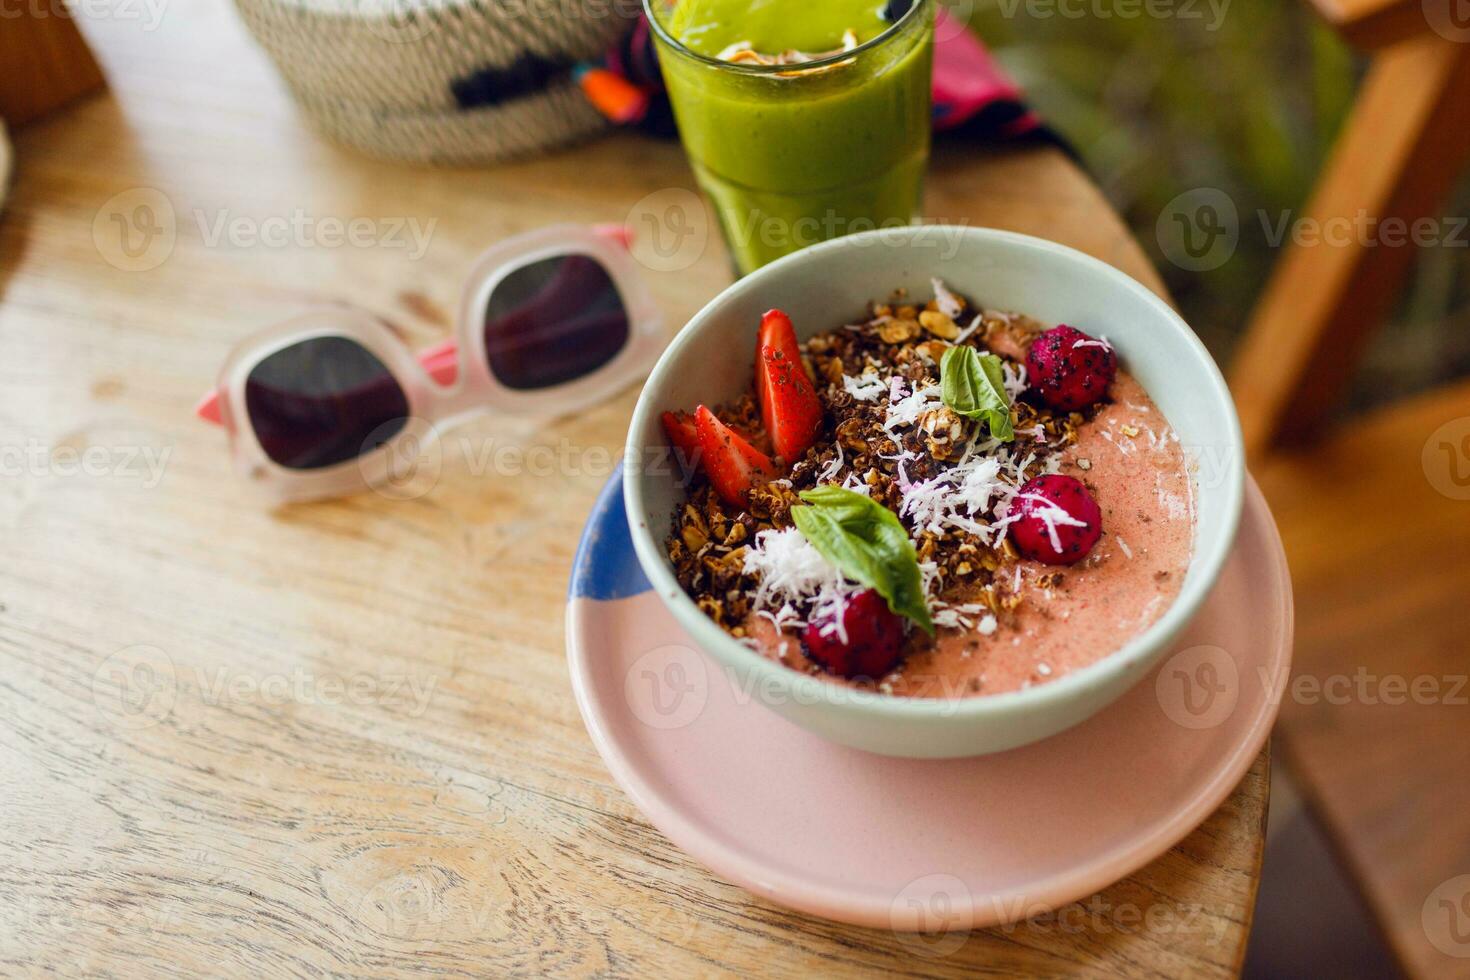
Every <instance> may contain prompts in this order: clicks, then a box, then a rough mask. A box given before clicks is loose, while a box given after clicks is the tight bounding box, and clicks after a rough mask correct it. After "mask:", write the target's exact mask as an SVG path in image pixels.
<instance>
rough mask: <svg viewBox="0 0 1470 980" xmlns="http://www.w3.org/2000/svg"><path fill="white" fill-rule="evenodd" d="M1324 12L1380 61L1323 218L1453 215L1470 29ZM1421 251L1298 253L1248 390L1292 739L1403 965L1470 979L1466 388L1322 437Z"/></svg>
mask: <svg viewBox="0 0 1470 980" xmlns="http://www.w3.org/2000/svg"><path fill="white" fill-rule="evenodd" d="M1314 2H1316V4H1317V6H1318V9H1319V11H1320V13H1321V14H1322V15H1323V16H1324V17H1325V18H1326V19H1327V20H1328V21H1329V22H1330V23H1331V24H1333V25H1334V26H1335V27H1336V28H1337V29H1338V30H1339V31H1340V32H1341V33H1342V35H1343V36H1344V37H1345V38H1347V39H1348V40H1349V41H1350V42H1352V43H1353V44H1355V45H1357V46H1359V47H1361V48H1363V49H1365V50H1367V51H1368V52H1370V54H1371V57H1372V61H1371V65H1370V68H1369V70H1368V73H1367V75H1366V77H1365V79H1364V82H1363V85H1362V89H1361V93H1360V95H1359V97H1358V100H1357V103H1356V105H1355V106H1354V108H1353V110H1352V113H1351V115H1350V117H1349V119H1348V121H1347V124H1346V127H1345V129H1344V131H1343V133H1342V135H1341V137H1340V138H1339V140H1338V143H1337V145H1336V147H1335V149H1334V151H1333V153H1332V155H1331V157H1330V159H1329V161H1328V163H1327V166H1326V168H1325V171H1324V173H1323V175H1322V177H1321V179H1320V181H1319V183H1318V185H1317V188H1316V190H1315V192H1314V193H1313V195H1312V198H1311V201H1310V203H1309V204H1308V206H1307V208H1306V210H1305V212H1304V214H1305V216H1307V217H1309V218H1312V219H1315V220H1316V221H1318V222H1326V221H1328V220H1329V219H1333V218H1338V219H1348V220H1352V219H1354V218H1355V217H1356V215H1358V214H1359V213H1360V212H1366V213H1367V214H1368V215H1373V216H1377V217H1378V218H1380V219H1387V218H1395V219H1397V220H1398V221H1400V222H1402V223H1403V225H1404V227H1408V228H1412V227H1413V223H1414V222H1415V221H1416V220H1418V219H1434V218H1436V217H1437V216H1438V214H1439V212H1438V210H1437V209H1438V208H1440V207H1442V206H1443V202H1444V201H1445V199H1446V197H1447V196H1448V194H1449V191H1450V189H1451V187H1452V185H1453V183H1454V182H1455V180H1456V178H1457V177H1458V176H1459V175H1460V173H1461V172H1462V170H1463V169H1464V167H1465V164H1466V162H1467V158H1470V136H1467V134H1470V43H1466V42H1470V23H1467V24H1466V25H1465V27H1466V30H1465V32H1464V33H1465V34H1466V38H1465V40H1464V41H1461V42H1456V41H1453V40H1450V39H1449V38H1448V37H1446V36H1443V33H1453V32H1452V31H1450V32H1437V31H1436V30H1435V29H1434V26H1432V25H1431V22H1430V18H1429V16H1426V13H1425V10H1426V9H1427V8H1426V6H1425V5H1421V2H1420V0H1314ZM1433 2H1434V0H1430V3H1433ZM1449 2H1450V3H1458V2H1460V0H1449ZM1430 9H1431V12H1432V8H1430ZM1440 26H1444V25H1443V24H1441V25H1440ZM1450 26H1453V25H1450ZM1436 227H1437V228H1440V229H1441V230H1443V226H1439V225H1436ZM1415 251H1416V249H1415V247H1414V245H1413V244H1412V243H1409V244H1405V245H1402V246H1398V247H1395V246H1392V245H1388V244H1383V243H1379V244H1376V245H1375V244H1372V243H1370V242H1367V241H1364V242H1353V243H1351V244H1347V245H1342V246H1337V245H1327V244H1318V245H1315V246H1303V245H1292V246H1289V247H1288V249H1287V251H1286V252H1285V254H1283V255H1282V257H1281V259H1280V261H1279V263H1278V264H1277V267H1276V269H1275V271H1274V274H1273V276H1272V277H1271V280H1270V281H1269V283H1268V284H1267V286H1266V288H1265V290H1264V292H1263V293H1262V296H1261V299H1260V301H1259V304H1258V305H1257V307H1256V309H1255V311H1254V314H1253V316H1252V318H1251V321H1250V324H1249V326H1248V330H1247V333H1246V336H1245V339H1244V341H1243V344H1242V347H1241V350H1240V353H1239V355H1238V357H1237V359H1236V361H1235V363H1234V365H1233V369H1232V372H1231V387H1232V389H1233V391H1234V392H1235V395H1236V399H1237V403H1238V405H1239V408H1240V415H1241V422H1242V425H1243V427H1244V430H1245V435H1246V441H1247V450H1248V453H1249V455H1250V457H1251V460H1252V465H1253V467H1254V469H1255V472H1256V473H1257V476H1258V479H1259V480H1260V482H1261V484H1262V487H1263V489H1264V490H1265V491H1266V495H1267V497H1268V498H1269V499H1270V500H1271V503H1272V506H1273V509H1274V510H1275V513H1276V516H1277V520H1278V522H1279V524H1280V526H1281V530H1282V535H1283V538H1284V539H1285V541H1286V545H1287V552H1288V555H1289V558H1290V560H1291V565H1292V575H1293V580H1294V582H1295V585H1296V590H1297V610H1298V628H1297V637H1298V640H1297V654H1296V671H1295V674H1296V677H1297V680H1298V682H1299V683H1300V685H1301V686H1300V687H1297V688H1294V689H1292V690H1289V691H1288V692H1287V694H1286V697H1285V699H1284V703H1283V710H1282V715H1281V722H1280V726H1279V729H1278V735H1279V737H1278V739H1277V744H1278V745H1279V746H1280V749H1281V751H1282V753H1283V755H1284V757H1285V759H1286V761H1287V764H1288V765H1289V766H1290V767H1291V769H1292V771H1293V774H1294V775H1295V776H1296V777H1297V780H1298V782H1299V783H1300V784H1301V786H1302V788H1303V791H1304V794H1305V795H1306V797H1307V798H1308V800H1309V802H1310V803H1311V804H1312V805H1313V808H1314V810H1315V811H1316V813H1317V814H1318V816H1319V817H1320V818H1321V819H1322V821H1323V823H1324V825H1325V827H1326V829H1327V831H1328V834H1329V836H1330V837H1331V838H1332V839H1333V841H1334V843H1335V845H1336V846H1337V848H1338V850H1339V852H1340V854H1341V855H1342V857H1343V859H1344V861H1345V863H1346V865H1347V866H1348V868H1349V870H1350V872H1351V873H1352V874H1353V876H1354V877H1355V879H1356V880H1357V881H1358V882H1359V883H1360V885H1361V889H1362V892H1363V895H1364V897H1365V899H1366V901H1367V903H1368V905H1369V907H1370V909H1371V910H1372V911H1373V913H1374V915H1375V917H1376V919H1377V921H1378V922H1379V923H1380V924H1381V925H1382V927H1383V930H1384V934H1385V936H1386V937H1387V939H1388V941H1389V945H1390V947H1391V948H1392V949H1393V951H1394V953H1395V955H1396V956H1397V957H1398V959H1399V961H1400V963H1401V964H1402V965H1403V966H1404V968H1405V970H1406V971H1407V972H1409V973H1411V974H1412V975H1416V976H1440V975H1450V974H1457V975H1463V974H1464V973H1465V972H1466V964H1467V963H1470V961H1467V960H1465V959H1459V958H1456V957H1455V956H1451V955H1449V954H1448V953H1447V952H1446V947H1447V944H1448V945H1450V946H1453V944H1455V943H1459V942H1461V936H1460V934H1459V933H1451V932H1450V931H1448V930H1449V924H1448V922H1446V923H1445V929H1444V931H1439V930H1440V926H1439V925H1437V924H1436V923H1437V921H1438V920H1437V919H1436V918H1435V916H1437V915H1439V914H1440V910H1439V909H1438V907H1437V906H1434V903H1433V902H1432V901H1431V899H1432V896H1433V895H1434V894H1435V889H1436V888H1438V887H1440V886H1441V885H1442V884H1443V883H1445V882H1446V881H1450V880H1452V879H1454V878H1455V877H1456V876H1458V875H1462V874H1466V873H1467V872H1470V832H1467V831H1470V827H1467V815H1470V780H1467V779H1466V778H1465V773H1466V771H1467V769H1470V707H1466V706H1465V705H1466V701H1465V700H1464V699H1465V698H1466V697H1467V695H1470V689H1467V688H1466V686H1465V685H1463V684H1462V683H1461V680H1459V679H1463V677H1464V676H1465V674H1466V672H1467V670H1470V656H1467V652H1470V642H1467V639H1466V637H1467V636H1470V603H1467V598H1470V500H1466V499H1464V498H1465V497H1467V496H1470V493H1466V492H1462V490H1463V488H1462V487H1461V486H1460V485H1459V484H1458V482H1457V480H1456V477H1457V475H1461V476H1463V474H1464V473H1465V472H1470V382H1465V381H1461V382H1459V383H1456V384H1453V385H1451V386H1449V387H1447V388H1445V389H1442V390H1439V391H1435V392H1431V393H1429V394H1427V395H1423V396H1421V397H1418V398H1415V399H1413V400H1411V401H1408V402H1404V403H1401V404H1398V405H1394V406H1391V407H1389V408H1387V409H1384V410H1380V411H1378V412H1376V413H1373V414H1371V415H1369V416H1368V417H1366V418H1356V419H1354V420H1352V422H1351V423H1349V424H1347V425H1344V426H1342V427H1341V428H1340V429H1339V430H1338V431H1336V432H1325V431H1324V430H1325V429H1326V428H1327V426H1326V422H1327V421H1328V420H1329V418H1330V416H1331V414H1332V413H1333V410H1334V409H1335V408H1336V406H1337V402H1338V399H1339V396H1340V395H1341V393H1342V392H1343V390H1344V388H1345V387H1346V383H1347V382H1348V381H1349V379H1350V377H1351V374H1352V372H1353V369H1354V368H1355V367H1356V365H1357V364H1358V362H1359V360H1360V355H1361V354H1362V353H1363V350H1364V348H1365V347H1366V345H1367V343H1368V341H1369V339H1370V338H1371V336H1372V333H1373V331H1374V330H1375V329H1376V328H1377V327H1378V326H1379V324H1381V323H1382V322H1383V321H1384V320H1385V318H1386V317H1387V316H1388V314H1389V313H1390V311H1391V304H1392V303H1393V301H1394V299H1395V296H1396V294H1397V292H1398V291H1399V287H1400V286H1401V285H1402V283H1403V281H1404V278H1405V276H1406V274H1407V272H1408V270H1409V267H1410V265H1411V263H1412V261H1413V258H1414V255H1415ZM1455 420H1462V421H1460V422H1456V421H1455ZM1447 423H1448V424H1449V426H1450V428H1449V429H1448V430H1447V429H1446V428H1444V427H1445V426H1446V424H1447ZM1461 429H1463V430H1464V433H1465V434H1464V435H1463V437H1462V436H1461V434H1460V430H1461ZM1462 456H1463V457H1464V458H1463V459H1461V458H1460V457H1462ZM1446 465H1448V466H1450V467H1451V469H1450V470H1449V471H1445V469H1444V467H1445V466H1446ZM1464 480H1465V481H1466V482H1467V483H1470V477H1464ZM1397 678H1402V679H1403V682H1404V683H1405V685H1412V684H1414V683H1415V682H1418V683H1419V684H1420V691H1421V693H1420V694H1419V695H1416V694H1414V693H1413V692H1412V688H1411V687H1410V688H1409V689H1408V690H1407V691H1406V692H1403V693H1401V692H1400V690H1399V681H1398V680H1397ZM1329 685H1330V690H1329ZM1457 687H1458V688H1459V689H1458V690H1456V688H1457ZM1431 691H1432V693H1429V692H1431ZM1426 693H1427V697H1426V696H1424V695H1425V694H1426ZM1421 702H1427V703H1421ZM1267 873H1269V869H1267ZM1467 890H1470V889H1467ZM1445 897H1446V896H1444V895H1442V894H1441V895H1440V898H1445ZM1448 898H1449V900H1451V901H1452V902H1464V903H1470V897H1464V896H1458V895H1451V896H1448ZM1427 905H1429V906H1433V907H1431V908H1430V909H1429V911H1425V910H1426V906H1427ZM1464 907H1467V908H1470V904H1466V905H1465V906H1464ZM1456 911H1458V910H1457V909H1451V910H1449V912H1446V913H1444V914H1447V915H1449V914H1454V913H1455V912H1456ZM1459 925H1460V926H1461V928H1464V927H1465V926H1467V925H1470V923H1459ZM1454 948H1455V949H1457V950H1458V947H1454ZM1465 953H1470V948H1466V949H1464V950H1460V951H1459V955H1461V956H1463V955H1464V954H1465Z"/></svg>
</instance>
